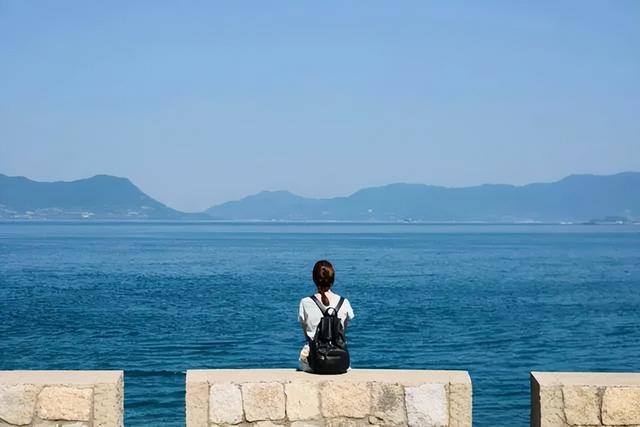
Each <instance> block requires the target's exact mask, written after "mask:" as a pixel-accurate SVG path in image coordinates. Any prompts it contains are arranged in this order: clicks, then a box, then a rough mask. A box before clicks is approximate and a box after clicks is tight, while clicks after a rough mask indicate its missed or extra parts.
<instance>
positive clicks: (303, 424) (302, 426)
mask: <svg viewBox="0 0 640 427" xmlns="http://www.w3.org/2000/svg"><path fill="white" fill-rule="evenodd" d="M290 427H325V425H324V421H322V420H315V421H311V420H304V421H293V422H291V424H290Z"/></svg>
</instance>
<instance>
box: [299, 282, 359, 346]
mask: <svg viewBox="0 0 640 427" xmlns="http://www.w3.org/2000/svg"><path fill="white" fill-rule="evenodd" d="M327 297H329V307H333V308H335V307H336V306H337V305H338V302H339V301H340V295H338V294H334V293H331V295H327ZM320 304H321V305H323V306H324V304H322V302H320ZM322 316H323V314H322V311H320V308H318V306H317V305H316V303H315V302H313V300H312V299H311V297H306V298H302V299H301V300H300V308H299V309H298V321H299V322H300V323H301V324H302V326H303V328H304V330H305V332H306V333H307V335H308V336H309V338H313V336H314V335H315V334H316V329H317V328H318V324H319V323H320V319H322ZM338 317H339V318H340V320H341V321H342V326H344V322H345V320H347V319H348V320H351V319H353V318H354V317H355V314H354V313H353V308H351V304H350V303H349V300H348V299H346V298H345V299H344V302H343V303H342V307H340V311H339V312H338Z"/></svg>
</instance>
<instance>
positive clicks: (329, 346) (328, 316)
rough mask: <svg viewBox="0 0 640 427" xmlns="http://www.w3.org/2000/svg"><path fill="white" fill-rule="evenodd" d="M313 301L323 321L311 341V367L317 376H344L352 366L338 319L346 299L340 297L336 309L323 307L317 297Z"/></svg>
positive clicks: (309, 359) (313, 297) (343, 332)
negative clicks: (320, 312)
mask: <svg viewBox="0 0 640 427" xmlns="http://www.w3.org/2000/svg"><path fill="white" fill-rule="evenodd" d="M311 299H312V300H313V302H315V303H316V305H317V306H318V308H319V309H320V311H322V319H320V323H319V324H318V327H317V328H316V333H315V335H314V336H313V339H310V340H309V357H308V359H307V360H308V362H309V366H310V367H311V370H312V371H313V372H314V373H317V374H344V373H345V372H347V369H349V366H350V364H351V361H350V359H349V351H348V350H347V339H346V336H345V331H344V327H343V326H342V322H341V321H340V318H339V317H338V312H339V311H340V307H342V303H343V302H344V298H343V297H340V301H339V302H338V305H337V306H336V308H333V307H325V306H323V305H322V303H320V301H318V299H317V298H316V296H315V295H312V296H311Z"/></svg>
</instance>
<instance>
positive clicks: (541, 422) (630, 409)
mask: <svg viewBox="0 0 640 427" xmlns="http://www.w3.org/2000/svg"><path fill="white" fill-rule="evenodd" d="M636 425H640V373H623V372H616V373H604V372H603V373H600V372H532V373H531V426H533V427H560V426H562V427H565V426H636Z"/></svg>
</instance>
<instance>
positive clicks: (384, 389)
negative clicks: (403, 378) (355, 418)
mask: <svg viewBox="0 0 640 427" xmlns="http://www.w3.org/2000/svg"><path fill="white" fill-rule="evenodd" d="M370 387H371V415H372V417H370V419H369V422H370V423H371V424H379V425H406V424H407V412H406V410H405V404H404V388H403V387H402V386H401V385H400V384H392V383H378V382H374V383H371V384H370Z"/></svg>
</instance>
